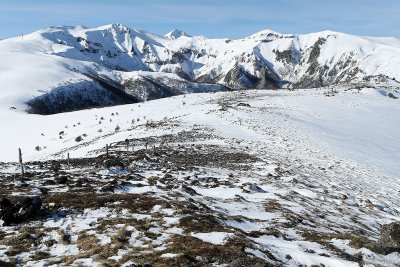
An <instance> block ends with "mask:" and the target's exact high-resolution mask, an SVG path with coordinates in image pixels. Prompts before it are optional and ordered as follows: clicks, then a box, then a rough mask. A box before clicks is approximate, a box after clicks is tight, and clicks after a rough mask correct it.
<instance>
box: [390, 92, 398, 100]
mask: <svg viewBox="0 0 400 267" xmlns="http://www.w3.org/2000/svg"><path fill="white" fill-rule="evenodd" d="M388 97H389V98H393V99H398V97H397V96H395V95H394V94H392V93H389V94H388Z"/></svg>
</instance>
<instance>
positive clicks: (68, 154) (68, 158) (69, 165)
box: [67, 153, 70, 170]
mask: <svg viewBox="0 0 400 267" xmlns="http://www.w3.org/2000/svg"><path fill="white" fill-rule="evenodd" d="M67 164H68V170H69V169H70V165H69V153H68V154H67Z"/></svg>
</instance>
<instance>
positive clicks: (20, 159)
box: [18, 148, 25, 176]
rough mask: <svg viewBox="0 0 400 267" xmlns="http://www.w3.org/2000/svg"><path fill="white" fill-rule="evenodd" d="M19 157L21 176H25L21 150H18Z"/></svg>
mask: <svg viewBox="0 0 400 267" xmlns="http://www.w3.org/2000/svg"><path fill="white" fill-rule="evenodd" d="M18 155H19V164H20V166H21V174H22V176H24V175H25V170H24V164H23V163H22V151H21V148H18Z"/></svg>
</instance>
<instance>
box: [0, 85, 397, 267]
mask: <svg viewBox="0 0 400 267" xmlns="http://www.w3.org/2000/svg"><path fill="white" fill-rule="evenodd" d="M399 103H400V102H399V100H398V99H392V98H390V97H387V96H386V94H385V91H384V90H383V89H380V90H378V89H362V90H356V89H352V90H348V89H347V88H340V89H337V91H336V89H316V90H308V89H305V90H295V91H290V90H279V91H265V90H248V91H236V92H217V93H213V94H209V93H208V94H205V93H204V94H202V93H201V94H191V95H183V96H174V97H171V98H165V99H159V100H154V101H148V102H144V103H136V104H131V105H123V106H116V107H107V108H101V109H91V110H83V111H76V112H70V113H62V114H55V115H49V116H40V115H34V114H26V113H24V112H21V111H6V112H2V113H0V119H1V121H2V122H4V125H7V126H6V127H7V130H6V131H1V132H0V138H1V139H0V140H9V141H7V142H3V143H2V150H0V161H8V160H10V161H15V160H16V159H17V148H18V147H21V148H22V151H23V157H24V160H26V161H27V160H37V159H41V160H45V159H55V158H65V157H66V153H70V155H71V157H73V158H76V157H86V156H90V157H94V156H97V155H100V154H104V147H105V145H106V144H110V145H111V148H110V150H111V151H121V152H123V153H126V154H122V155H125V156H126V157H128V156H129V153H131V152H125V151H126V148H125V145H124V140H125V139H129V140H130V141H131V142H132V144H134V146H133V148H134V150H135V151H140V150H141V149H144V148H145V147H146V146H149V147H152V146H157V147H160V150H161V151H162V149H163V148H162V147H164V146H165V147H166V148H165V149H167V151H174V152H177V153H175V154H172V158H169V160H173V158H175V157H179V156H180V155H181V156H182V155H183V156H182V157H186V158H189V157H190V155H188V154H185V150H186V149H187V150H188V151H192V152H193V153H194V151H197V153H199V152H200V151H201V152H202V153H208V156H209V157H210V159H206V162H207V163H208V164H210V165H211V166H198V167H196V168H188V169H185V168H184V166H185V165H184V164H180V165H179V164H178V165H177V166H178V167H179V168H178V169H177V170H176V171H174V172H172V174H171V177H172V178H171V179H172V180H171V181H170V182H171V185H172V187H167V186H164V187H163V184H162V183H161V182H163V183H165V180H166V179H167V178H165V177H166V176H167V175H166V174H165V173H163V171H165V169H161V168H160V167H157V168H156V169H155V170H152V169H150V170H147V171H146V168H148V167H149V166H151V164H155V163H154V162H157V161H153V160H152V158H153V156H154V157H156V156H155V155H153V154H152V153H153V152H151V151H152V150H151V149H149V150H148V151H147V152H146V153H147V154H148V156H147V154H146V157H145V158H144V159H143V160H140V161H135V162H132V165H131V166H130V168H131V169H132V170H133V171H132V170H129V171H131V172H132V173H131V174H129V175H133V177H141V178H140V179H143V180H138V181H137V180H130V183H133V182H134V183H135V184H136V183H140V184H141V185H140V186H139V185H138V186H134V185H131V186H129V183H128V185H125V186H124V185H121V186H120V187H118V188H117V190H116V191H115V192H114V193H113V194H118V195H124V194H128V195H130V194H133V195H135V194H138V195H140V196H143V195H145V196H149V195H151V196H155V197H157V198H159V199H168V200H169V201H170V200H171V199H178V200H179V201H181V202H183V203H190V204H193V203H195V204H196V205H198V207H207V208H208V209H209V212H212V214H213V216H216V217H215V218H218V222H220V223H221V225H223V226H224V227H225V228H223V229H221V228H217V229H214V228H212V229H202V230H201V231H199V230H193V229H189V231H186V232H185V231H183V230H182V229H181V228H180V227H181V226H180V221H181V220H182V218H184V217H186V216H188V214H184V216H183V217H180V216H178V215H176V214H177V213H178V211H175V210H174V209H173V208H171V207H174V206H168V207H170V208H169V210H165V211H164V213H163V214H162V217H161V218H162V219H160V218H157V221H158V224H159V223H160V222H161V223H162V225H160V226H156V225H158V224H156V223H155V222H153V223H152V224H151V225H152V228H150V229H151V230H152V231H155V232H156V233H158V234H159V237H158V238H157V240H153V241H152V242H153V243H154V247H155V248H156V249H157V250H158V249H159V250H163V249H164V248H165V247H166V246H168V244H171V243H173V242H168V239H169V238H171V235H172V234H171V233H173V234H175V235H178V236H184V235H187V236H189V237H191V238H194V239H195V240H197V241H196V242H200V241H201V242H204V243H206V244H209V245H223V244H226V245H227V246H228V245H230V243H229V242H230V240H235V238H237V237H240V238H246V240H248V241H249V242H250V243H251V245H247V247H246V249H245V253H246V254H247V255H253V256H254V257H256V258H259V259H262V260H263V261H264V262H266V263H270V264H277V263H278V262H279V263H282V264H283V265H284V266H298V265H300V264H308V265H312V264H317V265H319V264H324V265H325V266H357V263H356V261H355V259H360V258H361V259H362V262H363V264H366V265H368V264H375V265H376V264H381V265H382V266H397V265H398V264H399V263H400V262H399V254H398V253H396V252H393V253H390V254H388V255H380V254H377V253H373V252H372V251H370V250H369V249H367V248H354V247H353V246H351V245H350V244H349V242H350V239H351V238H352V235H353V234H354V233H363V235H365V236H367V237H368V238H369V239H371V240H376V239H377V238H378V237H379V229H380V228H381V226H382V225H383V224H387V223H390V222H392V221H396V220H397V221H398V220H399V218H400V202H399V198H398V197H397V195H398V192H399V190H400V188H399V177H400V169H399V168H398V162H399V160H400V154H399V151H400V141H399V139H398V138H397V137H398V136H399V135H400V127H399V125H400V123H399V119H398V117H396V116H395V114H398V113H399V109H400V106H399ZM100 122H101V123H100ZM117 126H118V127H117ZM77 136H81V137H82V139H83V140H82V141H80V142H77V141H75V138H76V137H77ZM187 136H191V139H190V138H188V137H187ZM205 137H206V138H205ZM163 140H164V141H163ZM36 146H39V149H38V150H36V149H35V147H36ZM216 148H219V149H224V150H225V151H226V153H227V152H230V153H232V154H233V155H240V153H247V154H245V155H246V156H245V157H244V158H240V161H239V162H235V164H233V165H229V164H228V165H222V166H218V163H219V162H218V156H219V155H223V154H218V150H217V149H216ZM189 149H192V150H189ZM212 149H216V150H215V151H213V150H212ZM132 153H133V152H132ZM213 153H216V154H213ZM232 154H229V157H227V159H228V163H229V160H232V159H231V157H233V156H232ZM252 157H255V158H256V160H254V161H252ZM166 161H168V160H166ZM214 161H215V162H214ZM181 163H182V162H181ZM214 164H215V165H214ZM213 165H214V167H212V166H213ZM167 166H168V165H167ZM196 166H197V165H196ZM88 168H89V167H88ZM141 168H143V169H141ZM164 168H165V167H164ZM167 169H168V168H167ZM0 170H1V172H3V173H15V172H19V169H18V168H16V165H15V164H2V165H0ZM84 171H85V170H81V169H79V168H77V169H73V170H71V171H70V173H71V174H73V175H74V176H73V177H75V178H73V177H71V178H69V179H78V178H77V177H80V176H83V177H94V176H95V175H97V176H98V178H95V179H94V180H93V181H92V180H91V183H94V184H95V186H94V188H95V190H97V191H99V190H101V187H100V186H97V183H104V184H105V185H109V182H110V181H117V180H119V179H124V178H123V177H119V178H118V179H116V178H115V177H117V175H118V174H122V175H124V174H126V175H127V176H129V175H128V172H129V171H128V170H122V171H121V170H119V171H115V170H107V169H102V170H101V171H97V172H93V170H91V169H90V170H86V171H87V172H88V173H89V172H90V173H91V174H90V175H89V174H88V173H84ZM82 172H83V173H82ZM137 174H140V175H137ZM168 174H170V173H168ZM135 175H136V176H135ZM97 176H96V177H97ZM158 176H159V177H160V178H159V182H158V184H157V183H156V184H157V185H156V186H154V184H151V183H150V180H151V179H154V177H158ZM161 177H164V178H163V179H164V180H162V178H161ZM91 179H92V178H91ZM146 181H147V182H146ZM11 182H12V180H11ZM34 182H35V183H41V182H43V179H36V180H34ZM72 184H75V182H70V185H62V186H56V187H55V186H53V185H51V186H50V190H53V191H51V193H50V195H51V194H54V193H57V192H58V193H59V192H60V191H61V192H67V191H68V190H70V189H69V188H70V187H69V186H71V185H72ZM177 185H178V186H177ZM43 186H45V185H43ZM24 188H25V187H24ZM74 188H75V187H74ZM24 190H26V189H24ZM29 190H37V188H36V187H34V188H33V189H29ZM74 190H76V188H75V189H74ZM23 192H25V193H26V192H28V191H23ZM35 192H36V191H35ZM85 192H86V191H85ZM28 193H32V192H31V191H29V192H28ZM119 204H121V203H119ZM119 204H118V203H117V204H115V205H117V206H118V205H119ZM115 205H114V204H113V206H112V207H114V206H115ZM160 209H161V207H159V206H154V207H152V212H147V213H141V214H139V215H138V214H132V213H130V212H125V213H118V212H116V211H115V210H113V208H111V206H110V207H108V206H107V208H97V209H87V210H85V211H84V212H83V213H79V216H67V217H66V218H65V219H62V220H52V219H48V220H47V221H46V223H45V226H46V227H61V228H63V229H66V230H68V231H69V232H70V233H71V235H72V236H78V235H80V234H82V231H83V232H84V233H86V232H90V233H91V234H93V233H96V234H99V233H98V232H97V231H98V225H99V224H100V222H101V218H105V217H107V218H113V217H116V218H121V216H122V218H124V219H129V218H131V217H135V216H139V217H138V218H146V220H151V218H152V217H153V216H154V214H153V213H159V212H160ZM196 209H197V210H196V213H198V212H199V210H201V209H200V208H196ZM184 211H186V210H185V209H184ZM174 214H175V215H174ZM207 218H209V217H207ZM213 218H214V217H213ZM215 218H214V219H215ZM190 221H195V220H190ZM200 221H201V220H200ZM41 227H42V226H41ZM121 227H130V226H129V224H126V225H122V226H121ZM157 227H159V228H157ZM182 227H183V226H182ZM221 227H222V226H221ZM111 228H112V227H110V228H107V231H103V232H101V233H100V234H101V236H99V237H98V238H99V240H103V241H102V242H108V241H107V240H108V239H105V238H103V237H105V236H111V237H112V236H113V234H112V233H113V232H112V231H116V230H112V231H111V230H108V229H111ZM154 228H155V229H154ZM6 230H7V231H14V230H15V229H14V230H13V228H11V227H10V228H6ZM53 234H54V233H53ZM311 234H313V235H311ZM324 234H325V237H324V238H326V240H325V239H324V240H323V241H324V242H322V243H321V242H317V241H318V240H317V241H316V240H315V239H318V237H319V236H323V235H324ZM104 235H105V236H104ZM130 240H132V243H134V247H135V248H136V247H137V246H139V247H140V246H141V245H142V244H143V243H142V241H143V242H144V241H145V240H146V238H145V236H144V235H141V234H139V233H138V232H136V230H135V231H133V233H132V236H131V238H130ZM130 242H131V241H130ZM63 248H64V247H63V246H62V245H60V244H56V245H54V246H53V247H52V248H49V247H46V246H41V247H40V249H41V250H43V251H48V250H49V249H50V251H51V255H52V256H54V257H60V255H59V254H58V252H59V251H60V249H63ZM338 249H339V250H338ZM5 250H6V248H0V257H2V258H4V259H7V257H6V256H5V254H4V251H5ZM339 251H341V252H342V254H338V252H339ZM77 253H79V252H78V251H77V249H76V246H75V244H71V245H70V251H68V252H67V254H68V255H75V254H77ZM179 253H180V251H179ZM343 253H347V254H345V255H347V257H344V256H343ZM176 254H177V253H176V252H175V251H174V252H171V253H169V254H166V255H165V256H163V257H178V255H176ZM163 255H164V254H163ZM287 255H289V256H290V257H288V256H287ZM349 255H352V256H353V257H350V256H349ZM83 256H84V255H83ZM83 256H81V257H83ZM117 256H118V255H116V257H117ZM86 257H87V256H86ZM2 258H0V259H2ZM27 258H28V256H27V255H22V256H21V259H27ZM32 264H34V263H32ZM36 264H38V263H37V262H36ZM93 264H94V263H93V262H92V261H90V262H86V263H83V265H93ZM73 265H79V262H75V263H74V264H73Z"/></svg>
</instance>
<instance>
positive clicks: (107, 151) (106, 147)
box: [106, 144, 108, 158]
mask: <svg viewBox="0 0 400 267" xmlns="http://www.w3.org/2000/svg"><path fill="white" fill-rule="evenodd" d="M106 158H108V144H106Z"/></svg>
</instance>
